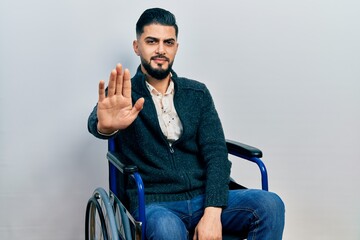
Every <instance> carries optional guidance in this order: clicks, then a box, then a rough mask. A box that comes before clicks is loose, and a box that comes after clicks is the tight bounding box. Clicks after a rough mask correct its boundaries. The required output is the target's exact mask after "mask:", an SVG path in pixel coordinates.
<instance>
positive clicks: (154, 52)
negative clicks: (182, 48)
mask: <svg viewBox="0 0 360 240" xmlns="http://www.w3.org/2000/svg"><path fill="white" fill-rule="evenodd" d="M133 47H134V51H135V53H136V54H137V55H138V56H140V59H141V65H142V70H143V71H144V72H146V73H148V74H149V75H150V76H151V77H153V78H155V79H158V80H162V79H164V78H166V77H167V76H168V75H169V73H170V70H171V67H172V64H173V62H174V59H175V55H176V51H177V49H178V43H177V40H176V34H175V28H174V27H172V26H164V25H160V24H151V25H147V26H145V27H144V32H143V33H142V34H141V35H140V36H139V37H138V38H137V40H135V41H134V43H133Z"/></svg>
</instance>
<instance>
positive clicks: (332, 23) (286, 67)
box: [0, 0, 360, 240]
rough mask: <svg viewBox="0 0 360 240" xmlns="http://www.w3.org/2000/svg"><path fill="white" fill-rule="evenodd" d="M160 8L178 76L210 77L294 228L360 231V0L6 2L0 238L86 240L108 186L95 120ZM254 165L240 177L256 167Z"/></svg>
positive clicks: (0, 39) (225, 113) (310, 234)
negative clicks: (91, 201) (172, 18)
mask: <svg viewBox="0 0 360 240" xmlns="http://www.w3.org/2000/svg"><path fill="white" fill-rule="evenodd" d="M154 6H156V7H163V8H166V9H169V10H170V11H172V12H173V13H174V14H175V15H176V17H177V20H178V25H179V28H180V32H179V42H180V47H179V51H178V55H177V58H176V61H175V64H174V69H175V70H176V71H177V73H178V74H179V75H181V76H186V77H189V78H194V79H197V80H199V81H202V82H204V83H205V84H206V85H207V86H208V87H209V89H210V91H211V92H212V94H213V97H214V100H215V103H216V106H217V109H218V111H219V114H220V116H221V118H222V121H223V126H224V129H225V132H226V136H227V138H232V139H236V140H238V141H241V142H245V143H248V144H251V145H255V146H257V147H259V148H261V149H262V150H263V152H264V161H265V162H266V164H267V168H268V171H269V180H270V190H271V191H275V192H277V193H278V194H279V195H280V196H281V197H282V198H283V200H284V202H285V204H286V227H285V232H284V239H290V240H293V239H295V240H297V239H326V240H329V239H360V207H359V202H360V199H359V197H360V191H359V187H360V186H359V185H360V184H359V182H360V177H359V173H358V172H359V170H360V169H359V168H360V167H359V165H360V163H359V161H360V124H359V123H360V67H359V65H360V47H359V43H360V14H359V12H360V11H359V10H360V2H359V1H356V0H353V1H351V0H343V1H333V0H313V1H310V0H302V1H289V0H275V1H271V0H266V1H265V0H260V1H256V0H252V1H241V0H239V1H235V0H234V1H230V0H228V1H227V0H224V1H201V2H200V1H190V0H186V1H170V0H167V1H145V0H144V1H140V0H138V1H136V0H134V1H120V0H117V1H115V0H103V1H99V0H98V1H95V0H87V1H85V0H76V1H73V0H63V1H55V0H46V1H45V0H33V1H28V0H2V1H1V2H0V31H1V32H0V111H1V112H0V239H4V240H5V239H27V240H35V239H36V240H49V239H83V238H84V214H85V205H86V202H87V199H88V198H89V196H90V195H91V193H92V191H93V190H94V189H95V187H98V186H102V187H105V188H107V162H106V159H105V153H106V142H105V141H101V140H98V139H95V138H94V137H93V136H91V135H90V134H89V133H88V132H87V127H86V124H87V117H88V115H89V113H90V111H91V110H92V108H93V106H94V105H95V103H96V101H97V85H98V81H99V80H100V79H105V80H107V78H108V75H109V73H110V70H111V69H112V68H113V67H114V66H115V64H116V63H118V62H121V63H123V64H124V65H125V66H126V67H128V68H129V69H130V71H131V72H132V73H134V71H135V69H136V67H137V65H138V63H139V60H138V58H137V57H136V56H135V54H134V53H133V50H132V40H133V39H134V38H135V22H136V21H137V19H138V17H139V16H140V14H141V13H142V12H143V11H144V10H145V9H146V8H148V7H154ZM246 167H247V166H244V167H243V166H242V165H241V164H239V163H236V162H234V167H233V170H232V172H233V176H234V178H236V179H237V180H239V181H240V182H246V181H247V180H245V179H249V178H251V176H250V175H252V176H254V175H256V174H258V173H257V171H256V169H255V170H253V168H252V167H250V168H249V169H248V170H247V169H246ZM252 172H254V173H252ZM257 176H258V175H257ZM258 182H259V181H258V178H256V179H255V180H254V182H252V183H249V184H250V185H251V184H254V185H255V186H257V185H259V184H258Z"/></svg>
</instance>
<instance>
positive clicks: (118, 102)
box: [97, 64, 144, 134]
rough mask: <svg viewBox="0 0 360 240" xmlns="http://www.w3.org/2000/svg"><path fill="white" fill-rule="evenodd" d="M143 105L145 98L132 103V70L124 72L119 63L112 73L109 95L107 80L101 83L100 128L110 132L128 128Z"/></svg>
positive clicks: (101, 130) (107, 132) (102, 131)
mask: <svg viewBox="0 0 360 240" xmlns="http://www.w3.org/2000/svg"><path fill="white" fill-rule="evenodd" d="M143 105H144V99H143V98H140V99H138V100H137V101H136V103H135V104H134V106H133V105H132V99H131V81H130V72H129V70H128V69H125V70H124V72H123V71H122V66H121V64H117V65H116V68H115V69H114V70H112V71H111V74H110V79H109V84H108V92H107V95H106V94H105V82H104V81H103V80H101V81H100V83H99V101H98V106H97V117H98V125H97V127H98V130H99V131H100V132H101V133H105V134H109V133H113V132H115V131H117V130H119V129H120V130H121V129H125V128H127V127H128V126H129V125H130V124H131V123H132V122H133V121H134V120H135V119H136V117H137V116H138V114H139V112H140V111H141V109H142V107H143Z"/></svg>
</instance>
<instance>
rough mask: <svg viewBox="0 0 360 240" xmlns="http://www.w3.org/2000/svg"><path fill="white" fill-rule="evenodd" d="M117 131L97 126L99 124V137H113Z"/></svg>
mask: <svg viewBox="0 0 360 240" xmlns="http://www.w3.org/2000/svg"><path fill="white" fill-rule="evenodd" d="M118 131H119V130H113V129H104V128H101V127H100V126H99V123H98V124H97V132H98V133H99V134H100V135H103V136H112V135H114V134H115V133H117V132H118Z"/></svg>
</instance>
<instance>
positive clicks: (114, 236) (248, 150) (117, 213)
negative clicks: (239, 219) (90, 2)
mask: <svg viewBox="0 0 360 240" xmlns="http://www.w3.org/2000/svg"><path fill="white" fill-rule="evenodd" d="M226 145H227V148H228V153H229V154H231V155H233V156H236V157H238V158H241V159H245V160H248V161H251V162H253V163H255V164H257V166H258V167H259V170H260V173H261V186H262V190H264V191H268V176H267V170H266V167H265V165H264V163H263V161H262V160H261V158H262V152H261V150H259V149H258V148H255V147H252V146H249V145H246V144H242V143H239V142H236V141H232V140H226ZM116 149H117V142H116V141H115V139H113V138H112V139H109V140H108V152H107V159H108V164H109V193H107V192H106V191H105V190H104V189H103V188H100V187H99V188H97V189H95V191H94V193H93V194H92V196H91V197H90V199H89V201H88V203H87V206H86V215H85V239H86V240H110V239H111V240H120V239H121V240H141V239H145V237H144V236H145V228H146V218H145V190H144V184H143V181H142V179H141V176H140V174H139V173H138V168H137V166H133V165H130V166H129V165H124V164H123V163H122V162H121V159H120V158H119V156H118V155H117V153H116ZM129 181H134V182H135V184H136V186H137V193H138V202H139V206H138V209H139V216H138V218H137V219H135V218H134V217H133V216H132V215H131V214H130V212H129V211H128V209H129V203H128V200H127V198H126V190H125V189H126V185H127V184H128V182H129ZM239 188H245V187H243V186H241V185H239V184H237V183H236V182H235V181H233V180H232V179H231V181H230V183H229V189H239ZM223 239H224V240H232V239H234V240H235V239H239V237H236V236H232V235H231V234H229V233H223Z"/></svg>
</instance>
